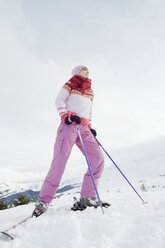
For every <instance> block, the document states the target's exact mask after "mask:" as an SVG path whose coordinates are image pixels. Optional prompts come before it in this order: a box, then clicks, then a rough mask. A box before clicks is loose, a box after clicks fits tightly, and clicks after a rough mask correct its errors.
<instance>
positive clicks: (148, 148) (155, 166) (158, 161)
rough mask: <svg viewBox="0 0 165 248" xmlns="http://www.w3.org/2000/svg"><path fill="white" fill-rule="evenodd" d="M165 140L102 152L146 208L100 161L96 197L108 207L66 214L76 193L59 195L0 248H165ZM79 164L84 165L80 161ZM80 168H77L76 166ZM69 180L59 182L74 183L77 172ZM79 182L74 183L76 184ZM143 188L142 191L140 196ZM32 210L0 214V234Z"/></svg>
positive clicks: (14, 232)
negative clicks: (107, 202) (101, 165)
mask: <svg viewBox="0 0 165 248" xmlns="http://www.w3.org/2000/svg"><path fill="white" fill-rule="evenodd" d="M164 147H165V139H164V138H160V139H157V140H155V141H151V142H147V143H144V144H140V145H138V146H134V147H131V148H129V147H128V148H125V149H122V150H120V151H111V150H110V149H109V150H108V152H109V153H110V155H111V156H112V158H113V159H114V161H115V162H116V163H117V164H118V166H119V167H120V169H121V170H122V171H123V172H124V173H125V175H126V176H127V177H128V178H129V180H130V181H131V183H132V184H133V185H134V187H135V188H136V189H137V191H138V192H139V193H140V195H141V197H142V198H143V199H144V200H145V201H148V204H146V205H144V204H141V203H142V202H141V200H140V199H139V198H138V196H137V195H136V194H135V193H134V191H133V190H132V188H130V186H129V185H128V183H126V181H125V180H124V179H123V177H122V176H121V175H120V173H119V172H118V170H117V169H116V168H115V166H114V165H113V164H112V163H111V162H110V161H109V160H107V159H106V166H105V170H104V173H103V176H102V178H101V180H100V187H99V193H100V196H101V198H102V199H103V200H106V201H109V202H110V203H111V204H112V205H111V207H110V208H108V209H105V214H104V215H103V214H102V212H101V210H100V208H98V209H93V208H88V209H86V210H85V211H83V212H72V211H69V209H70V206H72V204H73V200H72V198H73V196H76V197H77V198H78V197H79V193H78V191H80V188H76V189H72V190H70V191H68V192H65V193H64V194H63V195H62V196H61V197H59V198H57V199H55V200H53V201H52V206H50V208H49V209H48V211H47V213H45V214H43V215H42V216H40V217H39V218H32V219H30V220H29V221H28V222H27V223H24V224H22V225H20V226H18V227H17V228H16V229H13V230H12V231H11V232H10V233H11V234H13V235H15V237H16V238H15V239H14V240H13V241H10V242H8V243H4V242H2V241H0V248H22V247H24V248H47V247H49V248H54V247H56V248H77V247H78V248H84V247H85V248H88V247H89V248H139V247H140V248H165V238H164V236H165V235H164V230H165V215H164V213H165V176H164V174H165V151H164V149H163V148H164ZM83 162H85V161H83ZM80 164H82V166H84V165H83V163H82V161H81V163H80ZM74 170H75V173H74V177H73V178H69V179H68V177H67V175H68V174H67V173H69V172H67V173H66V174H65V176H64V179H63V180H64V181H63V185H64V184H66V185H67V184H70V183H71V182H72V183H77V182H78V181H79V180H80V179H81V177H82V175H81V174H82V172H81V171H80V170H78V168H75V169H74ZM79 182H80V181H79ZM142 184H144V188H142V189H143V190H144V189H145V190H146V191H142V189H141V187H142ZM33 209H34V205H33V204H29V205H25V206H19V207H16V208H12V209H8V210H3V211H0V229H1V230H5V229H6V228H8V227H10V226H12V225H13V224H15V223H17V222H19V221H20V220H22V219H24V218H26V217H27V216H29V215H31V213H32V211H33Z"/></svg>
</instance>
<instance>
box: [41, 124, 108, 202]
mask: <svg viewBox="0 0 165 248" xmlns="http://www.w3.org/2000/svg"><path fill="white" fill-rule="evenodd" d="M79 129H80V133H81V136H82V140H83V143H84V147H85V149H86V153H87V156H88V160H89V163H90V166H91V170H92V173H93V176H94V179H95V183H96V187H98V181H99V178H100V176H101V174H102V171H103V167H104V158H103V154H102V152H101V149H100V147H99V145H98V144H97V141H96V140H95V138H94V136H93V134H92V133H91V131H90V130H89V129H88V126H82V125H79ZM74 144H76V145H77V146H78V147H79V149H80V150H81V152H82V153H83V148H82V145H81V142H80V139H79V136H78V133H77V130H76V126H75V125H74V124H71V125H66V124H65V122H64V121H62V122H61V124H60V126H59V128H58V130H57V138H56V142H55V145H54V155H53V160H52V163H51V167H50V169H49V172H48V174H47V176H46V178H45V180H44V183H43V185H42V188H41V191H40V194H39V198H40V200H42V201H44V202H46V203H50V202H51V201H52V199H53V198H54V196H55V193H56V191H57V189H58V187H59V184H60V181H61V178H62V175H63V172H64V170H65V166H66V163H67V160H68V158H69V155H70V153H71V150H72V147H73V145H74ZM83 154H84V153H83ZM77 166H79V165H77ZM81 195H83V196H85V197H96V192H95V188H94V186H93V182H92V179H91V176H90V172H89V170H87V172H86V173H85V175H84V179H83V184H82V189H81Z"/></svg>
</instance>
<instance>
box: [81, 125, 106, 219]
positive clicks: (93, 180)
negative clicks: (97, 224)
mask: <svg viewBox="0 0 165 248" xmlns="http://www.w3.org/2000/svg"><path fill="white" fill-rule="evenodd" d="M76 128H77V133H78V135H79V138H80V141H81V144H82V147H83V151H84V155H85V158H86V162H87V165H88V169H89V172H90V175H91V178H92V182H93V185H94V188H95V191H96V195H97V198H98V200H99V204H100V207H101V210H102V213H103V214H104V210H103V206H102V203H101V200H100V196H99V193H98V190H97V187H96V184H95V179H94V176H93V173H92V170H91V166H90V163H89V160H88V157H87V153H86V150H85V147H84V143H83V140H82V137H81V134H80V129H79V127H78V124H77V123H76Z"/></svg>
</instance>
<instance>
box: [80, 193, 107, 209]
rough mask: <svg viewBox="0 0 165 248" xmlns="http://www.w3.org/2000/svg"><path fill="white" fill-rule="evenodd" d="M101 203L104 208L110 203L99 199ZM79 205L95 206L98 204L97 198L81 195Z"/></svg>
mask: <svg viewBox="0 0 165 248" xmlns="http://www.w3.org/2000/svg"><path fill="white" fill-rule="evenodd" d="M101 204H102V206H103V207H105V208H108V207H109V206H110V204H109V203H108V202H103V201H101ZM80 205H81V206H86V207H94V208H97V207H99V206H100V202H99V201H98V199H97V198H96V197H84V196H81V198H80Z"/></svg>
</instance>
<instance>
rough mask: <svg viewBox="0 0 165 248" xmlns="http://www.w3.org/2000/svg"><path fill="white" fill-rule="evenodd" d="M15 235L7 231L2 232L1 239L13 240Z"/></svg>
mask: <svg viewBox="0 0 165 248" xmlns="http://www.w3.org/2000/svg"><path fill="white" fill-rule="evenodd" d="M13 239H14V237H13V236H11V235H10V234H8V233H7V232H0V240H2V241H9V240H13Z"/></svg>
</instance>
